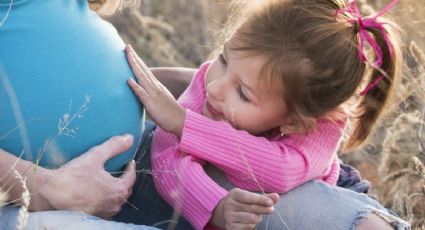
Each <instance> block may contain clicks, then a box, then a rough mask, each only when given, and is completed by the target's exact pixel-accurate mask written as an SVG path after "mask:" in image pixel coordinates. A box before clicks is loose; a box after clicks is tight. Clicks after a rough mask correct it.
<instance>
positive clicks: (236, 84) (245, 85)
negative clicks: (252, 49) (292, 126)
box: [202, 47, 290, 135]
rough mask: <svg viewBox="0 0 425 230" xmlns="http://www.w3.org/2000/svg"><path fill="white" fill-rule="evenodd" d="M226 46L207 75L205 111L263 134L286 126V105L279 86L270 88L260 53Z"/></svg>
mask: <svg viewBox="0 0 425 230" xmlns="http://www.w3.org/2000/svg"><path fill="white" fill-rule="evenodd" d="M239 53H241V52H235V51H232V50H230V49H226V47H225V48H224V51H223V52H222V53H221V54H220V55H219V57H217V59H215V60H214V61H213V63H211V65H210V67H209V69H208V71H207V74H206V102H205V104H204V105H203V108H202V113H203V114H204V115H205V116H207V117H208V118H210V119H213V120H217V121H218V120H224V121H227V122H229V123H230V124H232V125H233V127H235V128H237V129H242V130H246V131H248V132H249V133H251V134H254V135H256V134H261V133H264V132H265V131H268V130H271V129H273V128H277V127H281V126H284V125H285V124H286V123H288V122H290V120H289V119H288V118H287V116H285V115H286V114H287V112H288V111H287V106H286V105H285V103H284V100H283V91H282V87H280V86H273V87H267V86H266V84H264V81H265V80H264V79H260V78H261V77H262V76H261V75H262V73H261V72H260V71H261V68H262V66H263V65H264V63H265V59H264V58H262V57H261V56H248V55H246V56H243V57H242V56H240V55H239V56H238V55H237V54H239Z"/></svg>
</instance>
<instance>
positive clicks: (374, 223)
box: [355, 213, 394, 230]
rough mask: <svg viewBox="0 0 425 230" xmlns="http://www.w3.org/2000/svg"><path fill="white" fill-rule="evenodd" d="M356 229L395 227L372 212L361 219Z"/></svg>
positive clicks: (389, 228) (391, 229)
mask: <svg viewBox="0 0 425 230" xmlns="http://www.w3.org/2000/svg"><path fill="white" fill-rule="evenodd" d="M355 229H356V230H368V229H380V230H393V229H394V228H393V227H391V225H390V224H389V223H388V222H386V221H385V220H384V219H382V218H381V217H379V216H377V215H375V214H373V213H370V214H369V215H367V216H366V217H364V218H363V219H361V220H360V221H359V223H358V224H357V225H356V227H355Z"/></svg>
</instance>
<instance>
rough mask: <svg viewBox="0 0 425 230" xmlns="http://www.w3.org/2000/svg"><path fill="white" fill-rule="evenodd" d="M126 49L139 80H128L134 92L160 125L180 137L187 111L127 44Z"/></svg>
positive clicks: (128, 58)
mask: <svg viewBox="0 0 425 230" xmlns="http://www.w3.org/2000/svg"><path fill="white" fill-rule="evenodd" d="M125 51H126V53H127V60H128V63H129V64H130V67H131V69H132V70H133V72H134V75H135V76H136V78H137V82H138V84H137V83H136V82H135V81H134V80H133V79H132V78H130V79H129V80H128V84H129V86H130V87H131V89H132V90H133V92H134V94H135V95H136V96H137V97H138V98H139V100H140V101H141V102H142V104H143V106H144V107H145V109H146V111H147V113H148V114H149V116H150V117H151V118H152V120H153V121H154V122H155V123H156V124H157V125H158V126H159V127H161V128H162V129H164V130H166V131H168V132H172V133H174V134H175V135H176V136H178V137H180V136H181V133H182V129H183V124H184V119H185V116H186V111H185V110H184V109H183V107H182V106H180V105H179V103H178V102H177V100H176V99H175V98H174V96H173V95H172V94H171V93H170V91H169V90H168V89H167V88H166V87H165V86H164V85H163V84H162V83H161V82H160V81H159V80H158V79H156V77H155V76H154V75H153V74H152V72H151V70H150V69H149V68H148V67H147V66H146V64H145V63H144V62H143V61H142V59H140V58H139V57H138V56H137V54H136V52H134V50H133V49H132V48H131V47H130V46H127V47H126V49H125Z"/></svg>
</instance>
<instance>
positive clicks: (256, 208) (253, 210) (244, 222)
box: [211, 188, 279, 230]
mask: <svg viewBox="0 0 425 230" xmlns="http://www.w3.org/2000/svg"><path fill="white" fill-rule="evenodd" d="M278 200H279V195H278V194H276V193H270V194H265V195H262V194H257V193H253V192H249V191H246V190H242V189H239V188H234V189H232V190H230V191H229V193H228V195H227V196H226V197H225V198H224V199H223V200H221V201H220V203H219V204H218V205H217V207H216V209H215V210H214V213H213V218H212V221H211V223H212V224H213V225H216V226H217V227H220V228H223V229H232V230H233V229H235V230H238V229H241V230H242V229H244V230H245V229H255V226H256V225H257V224H258V223H260V222H261V220H262V216H263V215H267V214H271V213H272V212H273V211H274V208H273V205H275V204H276V203H277V202H278Z"/></svg>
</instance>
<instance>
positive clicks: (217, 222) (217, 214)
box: [209, 198, 226, 229]
mask: <svg viewBox="0 0 425 230" xmlns="http://www.w3.org/2000/svg"><path fill="white" fill-rule="evenodd" d="M225 199H226V198H223V199H222V200H221V201H220V202H219V203H218V205H217V206H216V207H215V208H214V210H213V213H212V216H211V219H210V222H209V224H211V225H214V226H215V227H218V228H220V229H224V200H225Z"/></svg>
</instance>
